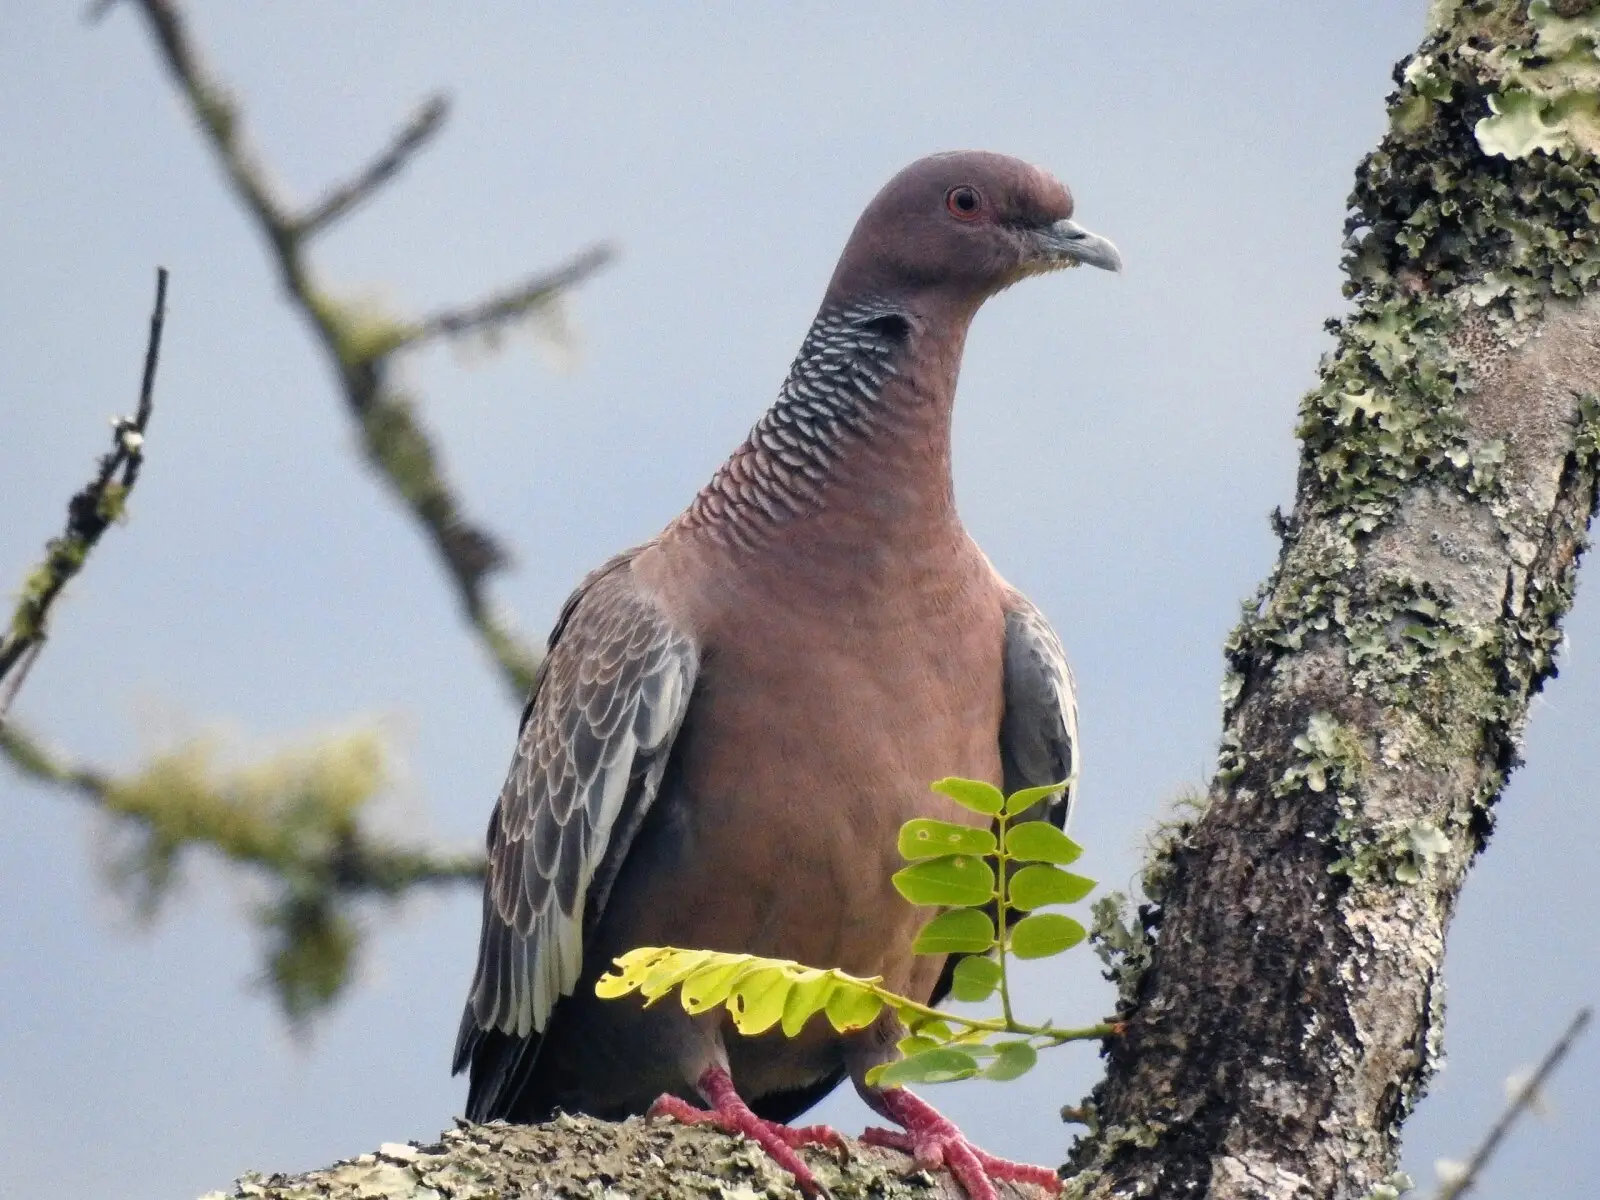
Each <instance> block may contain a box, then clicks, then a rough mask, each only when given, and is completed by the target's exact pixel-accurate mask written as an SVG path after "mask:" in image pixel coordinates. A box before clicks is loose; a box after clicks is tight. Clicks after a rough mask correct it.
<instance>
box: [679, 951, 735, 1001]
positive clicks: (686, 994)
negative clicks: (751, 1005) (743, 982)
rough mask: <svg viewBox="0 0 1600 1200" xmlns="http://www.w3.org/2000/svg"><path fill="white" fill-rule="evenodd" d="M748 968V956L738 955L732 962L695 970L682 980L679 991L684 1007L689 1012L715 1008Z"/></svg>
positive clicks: (725, 997)
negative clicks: (681, 986)
mask: <svg viewBox="0 0 1600 1200" xmlns="http://www.w3.org/2000/svg"><path fill="white" fill-rule="evenodd" d="M749 969H750V958H749V957H748V956H746V955H740V956H739V957H738V958H736V959H734V960H733V961H732V962H723V963H720V964H718V965H715V966H711V967H707V968H704V969H702V970H699V971H696V972H695V973H694V974H693V975H691V976H689V978H688V979H685V980H684V981H683V989H682V991H681V992H680V993H679V994H680V996H681V997H682V999H683V1007H684V1009H685V1010H686V1011H688V1012H691V1013H702V1012H705V1011H707V1010H708V1009H712V1008H715V1007H716V1006H717V1005H719V1004H721V1003H722V1002H723V1001H724V1000H726V999H727V998H728V993H730V992H732V991H733V989H734V985H736V984H737V983H738V982H739V977H740V976H741V975H743V974H744V973H745V972H746V971H748V970H749Z"/></svg>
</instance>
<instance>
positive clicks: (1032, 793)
mask: <svg viewBox="0 0 1600 1200" xmlns="http://www.w3.org/2000/svg"><path fill="white" fill-rule="evenodd" d="M1066 786H1067V785H1066V784H1065V783H1047V784H1045V786H1044V787H1031V788H1022V789H1020V790H1019V791H1015V792H1012V793H1011V795H1009V796H1007V797H1006V809H1005V812H1006V816H1008V817H1014V816H1016V815H1017V814H1018V813H1025V812H1027V811H1028V810H1029V809H1030V808H1032V807H1033V806H1034V805H1035V804H1039V803H1041V802H1042V801H1045V800H1048V799H1050V797H1052V796H1059V795H1060V794H1061V792H1062V790H1063V789H1064V788H1065V787H1066Z"/></svg>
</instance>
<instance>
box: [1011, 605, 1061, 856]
mask: <svg viewBox="0 0 1600 1200" xmlns="http://www.w3.org/2000/svg"><path fill="white" fill-rule="evenodd" d="M1000 763H1001V767H1002V769H1003V771H1004V774H1005V789H1006V791H1007V792H1008V793H1010V792H1014V791H1016V790H1017V789H1018V788H1025V787H1043V786H1044V785H1045V784H1048V783H1056V782H1058V781H1060V780H1063V779H1067V780H1072V781H1074V783H1075V782H1076V780H1077V777H1078V698H1077V693H1076V692H1075V690H1074V688H1073V685H1072V669H1071V668H1070V667H1069V666H1068V665H1067V655H1066V652H1065V651H1064V650H1063V649H1062V648H1061V639H1060V638H1058V637H1057V636H1056V631H1055V630H1054V629H1052V628H1051V627H1050V622H1049V621H1047V620H1045V618H1044V614H1043V613H1041V612H1040V611H1039V610H1038V609H1037V608H1035V607H1034V606H1033V603H1032V602H1031V601H1030V600H1028V598H1027V597H1026V596H1023V595H1021V594H1020V593H1013V594H1012V601H1011V606H1010V609H1009V611H1008V612H1007V613H1006V645H1005V713H1004V715H1003V716H1002V717H1001V719H1000ZM1073 790H1074V789H1073V788H1072V787H1068V788H1067V789H1066V791H1065V792H1064V793H1063V794H1062V796H1061V798H1060V799H1058V800H1054V801H1052V802H1051V803H1050V805H1049V807H1048V808H1047V809H1046V810H1045V812H1044V813H1042V814H1030V815H1031V816H1033V817H1035V818H1037V817H1039V816H1043V817H1044V818H1045V819H1047V820H1049V821H1050V822H1052V823H1053V824H1055V825H1057V826H1060V827H1062V828H1065V827H1066V821H1067V813H1068V809H1069V806H1070V803H1071V799H1072V792H1073Z"/></svg>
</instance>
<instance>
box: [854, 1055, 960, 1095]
mask: <svg viewBox="0 0 1600 1200" xmlns="http://www.w3.org/2000/svg"><path fill="white" fill-rule="evenodd" d="M874 1069H875V1070H877V1077H876V1078H873V1074H872V1072H870V1071H869V1072H868V1073H867V1075H868V1082H869V1083H871V1084H872V1085H873V1086H875V1087H901V1086H904V1085H905V1084H908V1083H949V1082H951V1081H952V1080H956V1079H970V1078H972V1076H974V1075H976V1074H977V1073H978V1060H977V1059H975V1058H973V1057H972V1055H970V1054H968V1053H967V1052H966V1051H965V1050H957V1049H954V1048H953V1047H950V1046H939V1047H937V1048H936V1049H933V1050H924V1051H922V1053H920V1054H913V1055H910V1056H909V1057H907V1058H902V1059H901V1060H900V1061H899V1062H892V1063H886V1064H885V1065H884V1066H883V1068H882V1069H881V1070H880V1069H877V1068H874Z"/></svg>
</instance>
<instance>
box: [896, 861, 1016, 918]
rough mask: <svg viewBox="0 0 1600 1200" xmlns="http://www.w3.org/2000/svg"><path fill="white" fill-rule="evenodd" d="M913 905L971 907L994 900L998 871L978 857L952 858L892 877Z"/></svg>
mask: <svg viewBox="0 0 1600 1200" xmlns="http://www.w3.org/2000/svg"><path fill="white" fill-rule="evenodd" d="M891 878H892V880H893V882H894V886H895V889H896V890H897V891H899V893H900V894H901V895H902V896H904V897H905V898H906V899H907V900H909V901H911V903H913V904H939V905H959V906H963V907H965V906H969V905H973V904H985V903H987V902H988V901H989V900H991V899H993V898H994V868H993V867H991V866H990V865H989V864H988V862H987V861H985V860H984V859H982V858H980V857H978V856H977V855H974V854H949V855H946V856H944V857H943V858H930V859H928V860H927V861H926V862H919V863H917V864H916V865H915V866H910V867H903V868H902V869H900V870H898V871H896V872H895V873H894V875H893V876H892V877H891Z"/></svg>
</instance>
